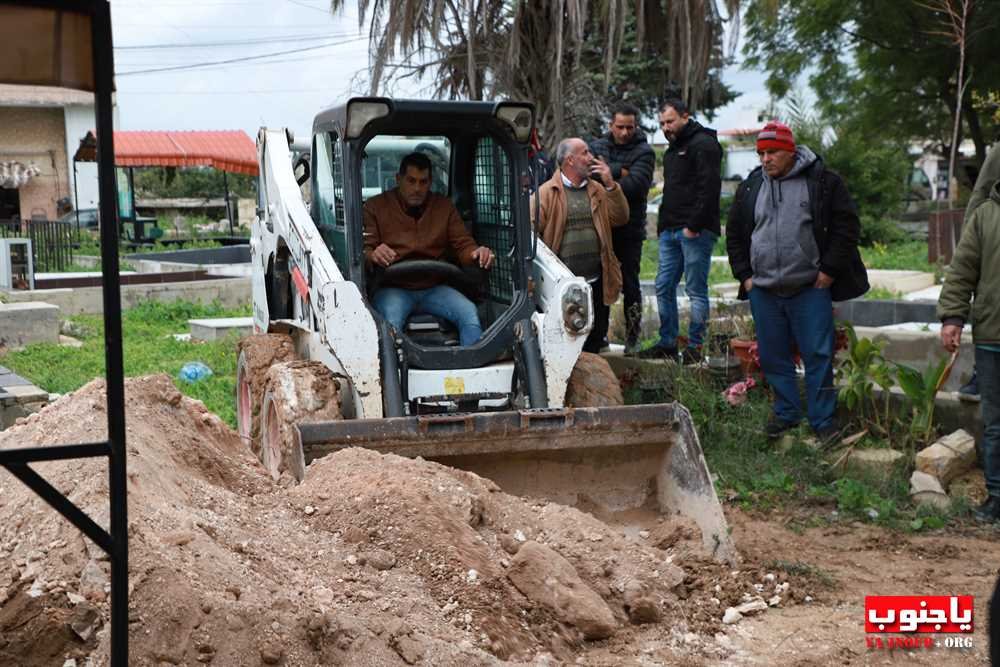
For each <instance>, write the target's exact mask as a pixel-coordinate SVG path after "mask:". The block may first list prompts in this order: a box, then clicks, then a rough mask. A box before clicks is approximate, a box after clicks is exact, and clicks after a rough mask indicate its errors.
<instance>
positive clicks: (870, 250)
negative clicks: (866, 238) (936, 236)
mask: <svg viewBox="0 0 1000 667" xmlns="http://www.w3.org/2000/svg"><path fill="white" fill-rule="evenodd" d="M861 258H862V259H863V260H864V262H865V266H867V267H868V268H869V269H894V270H909V271H928V272H930V273H934V272H936V271H937V270H938V267H937V266H936V265H934V264H931V263H930V262H928V261H927V241H901V242H898V243H893V244H889V245H887V244H881V243H876V244H874V245H873V246H871V247H862V248H861Z"/></svg>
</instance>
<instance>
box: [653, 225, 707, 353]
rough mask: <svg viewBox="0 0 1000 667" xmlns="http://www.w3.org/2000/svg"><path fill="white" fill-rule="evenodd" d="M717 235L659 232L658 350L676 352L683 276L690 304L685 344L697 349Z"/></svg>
mask: <svg viewBox="0 0 1000 667" xmlns="http://www.w3.org/2000/svg"><path fill="white" fill-rule="evenodd" d="M715 239H716V235H715V234H713V233H712V232H709V231H702V232H701V234H700V235H699V236H698V238H694V239H689V238H685V237H684V230H683V229H667V230H665V231H662V232H660V264H659V267H657V270H656V304H657V308H658V309H659V311H660V341H659V342H658V343H657V346H659V347H666V348H676V347H677V332H678V330H679V328H680V322H679V318H678V315H677V285H678V284H680V282H681V276H682V275H683V276H684V291H685V292H686V293H687V295H688V298H689V299H690V300H691V324H690V325H689V326H688V344H689V345H694V346H699V345H701V344H702V342H703V341H704V339H705V323H706V322H708V269H709V268H710V267H711V265H712V248H713V247H714V246H715Z"/></svg>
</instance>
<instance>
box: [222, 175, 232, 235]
mask: <svg viewBox="0 0 1000 667" xmlns="http://www.w3.org/2000/svg"><path fill="white" fill-rule="evenodd" d="M222 185H223V186H224V187H225V188H226V218H227V219H228V220H229V235H230V236H232V235H233V212H232V210H231V209H230V206H229V172H227V171H226V170H224V169H223V170H222Z"/></svg>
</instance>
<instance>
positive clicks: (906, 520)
mask: <svg viewBox="0 0 1000 667" xmlns="http://www.w3.org/2000/svg"><path fill="white" fill-rule="evenodd" d="M654 369H655V370H654ZM726 384H727V380H725V379H723V378H721V377H716V376H714V375H713V374H712V373H711V372H709V371H708V370H707V369H704V368H694V367H679V366H678V365H676V364H673V363H661V364H645V365H643V366H642V367H641V370H639V371H637V372H636V373H634V374H633V377H632V381H631V382H630V383H628V384H627V386H626V391H625V399H626V402H627V403H631V404H634V403H642V402H656V401H673V400H677V401H680V402H681V403H682V404H683V405H684V406H685V407H686V408H687V409H688V410H689V411H690V413H691V417H692V420H693V421H694V424H695V428H696V429H697V433H698V437H699V439H700V441H701V445H702V449H703V451H704V453H705V459H706V461H707V462H708V467H709V470H710V471H711V473H712V475H713V478H714V480H715V485H716V490H717V492H718V494H719V497H720V500H722V501H723V502H728V503H732V504H735V505H738V506H739V507H741V508H742V509H744V510H745V511H748V512H751V513H764V514H770V513H772V512H777V513H780V514H782V515H784V516H785V517H786V518H787V519H788V523H789V525H790V526H791V527H792V528H796V527H797V528H805V527H811V526H822V525H827V524H830V523H836V522H841V521H862V522H865V523H875V524H878V525H883V526H886V527H889V528H892V529H898V530H906V531H924V530H933V529H938V528H941V527H943V526H945V525H946V524H947V523H948V521H949V520H950V519H951V518H952V517H961V516H964V514H966V513H967V507H966V505H965V504H964V503H962V502H961V501H958V502H956V503H954V504H953V506H952V508H951V510H950V511H945V510H939V509H933V508H927V507H917V506H915V505H914V504H913V503H912V502H911V500H910V496H909V482H908V480H909V475H910V472H912V469H913V468H912V458H908V459H906V460H904V461H903V462H902V463H901V464H899V465H897V466H896V467H895V468H893V469H891V470H889V471H888V472H887V473H886V474H882V475H877V474H870V473H865V472H862V471H859V470H856V469H854V468H849V469H848V470H846V471H840V470H835V469H834V467H833V466H832V465H831V462H832V459H831V457H830V456H829V455H827V454H826V453H824V452H821V451H818V450H817V449H816V447H815V446H814V445H813V446H811V445H810V444H809V440H810V439H811V437H812V433H811V431H810V429H809V427H808V425H806V424H805V423H803V424H802V425H801V426H800V427H799V428H798V429H797V430H793V431H792V432H790V434H789V436H788V437H787V438H786V439H784V440H783V441H781V442H780V443H776V442H772V441H768V439H767V437H766V435H765V433H764V425H765V424H766V422H767V419H768V416H769V414H770V410H771V401H772V398H771V396H770V392H769V390H768V389H767V388H766V387H765V386H758V387H757V388H754V389H752V390H751V391H750V392H749V393H748V394H747V401H746V403H744V404H743V405H739V406H732V405H730V404H729V403H728V402H727V401H726V400H725V399H724V398H723V396H722V389H723V388H724V387H725V386H726ZM866 398H867V397H866ZM877 407H879V408H881V407H882V406H881V405H880V404H878V406H877ZM899 437H901V438H905V437H906V434H905V432H903V433H901V435H900V436H899ZM859 446H886V442H885V440H884V439H882V438H879V437H876V436H871V437H870V438H868V441H867V442H865V443H860V444H859Z"/></svg>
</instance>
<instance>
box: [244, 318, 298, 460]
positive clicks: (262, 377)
mask: <svg viewBox="0 0 1000 667" xmlns="http://www.w3.org/2000/svg"><path fill="white" fill-rule="evenodd" d="M237 349H238V350H239V358H238V360H237V362H236V426H237V429H238V432H239V434H240V439H241V440H243V442H244V443H245V444H246V445H247V446H249V447H250V451H252V452H253V453H254V456H256V457H257V459H258V460H259V459H260V407H261V404H262V403H263V402H264V384H265V381H266V379H267V371H268V369H269V368H271V366H273V365H274V364H276V363H280V362H282V361H292V360H293V359H295V348H294V346H293V345H292V338H291V336H287V335H285V334H254V335H252V336H247V337H245V338H243V339H242V340H241V341H240V342H239V345H238V347H237Z"/></svg>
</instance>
